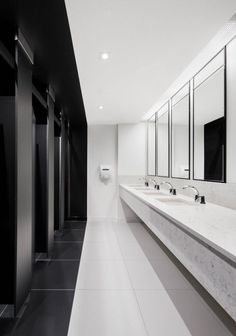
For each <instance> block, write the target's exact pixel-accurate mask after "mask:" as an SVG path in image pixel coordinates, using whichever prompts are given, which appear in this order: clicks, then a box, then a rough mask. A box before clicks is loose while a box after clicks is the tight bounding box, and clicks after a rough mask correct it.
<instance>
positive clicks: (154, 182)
mask: <svg viewBox="0 0 236 336" xmlns="http://www.w3.org/2000/svg"><path fill="white" fill-rule="evenodd" d="M151 181H152V182H153V184H154V189H157V190H160V185H159V184H158V183H157V181H156V180H155V179H154V178H153V179H151Z"/></svg>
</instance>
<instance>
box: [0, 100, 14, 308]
mask: <svg viewBox="0 0 236 336" xmlns="http://www.w3.org/2000/svg"><path fill="white" fill-rule="evenodd" d="M14 128H15V97H0V214H1V235H0V253H1V256H2V259H1V276H0V303H3V304H4V303H8V304H13V303H14V290H13V289H14V284H15V281H14V279H15V269H14V259H15V134H14Z"/></svg>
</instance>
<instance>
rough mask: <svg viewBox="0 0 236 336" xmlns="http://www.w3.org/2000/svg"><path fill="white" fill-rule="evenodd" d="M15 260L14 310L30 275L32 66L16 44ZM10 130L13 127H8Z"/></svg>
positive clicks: (21, 301) (21, 297) (16, 310)
mask: <svg viewBox="0 0 236 336" xmlns="http://www.w3.org/2000/svg"><path fill="white" fill-rule="evenodd" d="M16 64H17V69H18V70H17V82H16V129H15V131H16V195H15V196H16V239H15V242H16V254H15V256H16V257H15V258H16V262H15V272H16V277H15V313H17V312H18V310H19V309H20V307H21V306H22V304H23V303H24V301H25V299H26V297H27V295H28V292H29V289H30V282H31V276H32V222H33V203H32V201H33V192H32V191H33V141H32V139H33V133H32V65H31V63H30V61H29V59H28V57H27V55H26V53H25V52H24V51H23V49H22V48H21V46H20V43H19V42H17V46H16ZM12 131H13V130H12Z"/></svg>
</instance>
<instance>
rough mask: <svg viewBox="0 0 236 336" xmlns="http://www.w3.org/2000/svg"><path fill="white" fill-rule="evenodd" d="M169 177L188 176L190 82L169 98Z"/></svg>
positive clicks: (186, 177)
mask: <svg viewBox="0 0 236 336" xmlns="http://www.w3.org/2000/svg"><path fill="white" fill-rule="evenodd" d="M171 177H173V178H181V179H189V178H190V83H187V84H186V85H185V86H184V87H183V88H182V89H180V90H179V91H178V92H177V93H176V94H175V95H174V96H173V97H172V99H171Z"/></svg>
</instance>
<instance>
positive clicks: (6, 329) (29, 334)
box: [0, 291, 74, 336]
mask: <svg viewBox="0 0 236 336" xmlns="http://www.w3.org/2000/svg"><path fill="white" fill-rule="evenodd" d="M73 296H74V292H73V291H66V292H60V291H37V292H31V295H30V300H29V302H28V305H27V307H26V310H25V312H24V315H23V316H22V318H21V319H20V320H18V321H16V320H15V322H13V321H9V320H5V321H1V322H0V335H2V336H3V335H6V336H10V335H11V336H54V335H55V336H66V335H67V332H68V327H69V321H70V313H71V308H72V303H73Z"/></svg>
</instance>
